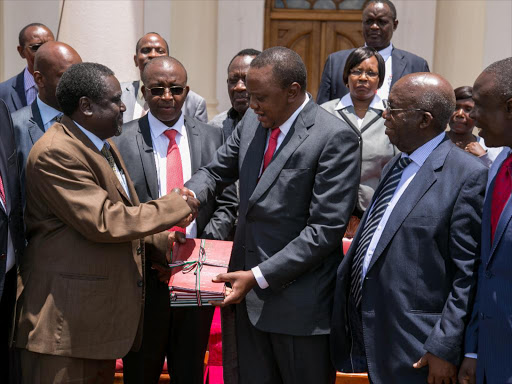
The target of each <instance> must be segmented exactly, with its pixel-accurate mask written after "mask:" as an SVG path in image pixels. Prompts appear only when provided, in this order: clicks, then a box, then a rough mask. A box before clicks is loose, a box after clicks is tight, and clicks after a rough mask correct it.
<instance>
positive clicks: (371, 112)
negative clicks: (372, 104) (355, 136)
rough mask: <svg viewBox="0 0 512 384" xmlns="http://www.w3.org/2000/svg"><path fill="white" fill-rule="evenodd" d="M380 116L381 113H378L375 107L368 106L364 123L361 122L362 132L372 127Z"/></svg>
mask: <svg viewBox="0 0 512 384" xmlns="http://www.w3.org/2000/svg"><path fill="white" fill-rule="evenodd" d="M380 116H381V114H380V113H378V112H377V111H376V110H375V109H372V108H368V111H367V112H366V115H364V120H363V123H362V124H361V133H363V132H364V131H365V130H366V129H367V128H368V127H370V126H371V125H372V124H373V123H374V122H375V120H377V119H378V118H379V117H380Z"/></svg>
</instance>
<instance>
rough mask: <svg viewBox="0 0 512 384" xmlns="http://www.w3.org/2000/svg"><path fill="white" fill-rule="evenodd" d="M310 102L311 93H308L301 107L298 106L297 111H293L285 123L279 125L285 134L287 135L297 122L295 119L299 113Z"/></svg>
mask: <svg viewBox="0 0 512 384" xmlns="http://www.w3.org/2000/svg"><path fill="white" fill-rule="evenodd" d="M308 102H309V95H308V94H307V93H306V99H305V100H304V102H303V103H302V104H301V106H300V107H299V108H297V109H296V110H295V112H293V114H292V115H291V116H290V117H289V118H288V120H286V121H285V122H284V123H283V124H281V125H280V126H279V129H280V130H281V133H282V134H283V135H284V136H286V135H287V134H288V131H289V130H290V128H291V127H292V124H293V123H294V122H295V119H297V116H299V113H301V111H302V110H303V109H304V107H305V106H306V104H307V103H308Z"/></svg>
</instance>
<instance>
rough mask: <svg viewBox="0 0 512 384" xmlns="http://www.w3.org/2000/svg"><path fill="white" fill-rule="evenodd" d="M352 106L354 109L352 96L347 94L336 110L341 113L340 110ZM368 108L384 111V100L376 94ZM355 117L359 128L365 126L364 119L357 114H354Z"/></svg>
mask: <svg viewBox="0 0 512 384" xmlns="http://www.w3.org/2000/svg"><path fill="white" fill-rule="evenodd" d="M350 106H352V107H354V103H353V102H352V97H351V96H350V93H347V94H346V95H345V96H343V97H342V98H341V99H340V102H339V103H338V104H337V105H336V107H335V108H334V110H335V111H340V110H342V109H345V108H348V107H350ZM354 108H355V107H354ZM368 108H373V109H378V110H380V111H384V105H383V104H382V100H381V98H380V97H379V95H378V94H376V95H375V96H374V97H373V99H372V102H371V103H370V105H369V107H368ZM354 116H355V117H356V119H357V124H358V126H359V128H361V125H363V121H364V117H363V118H362V119H361V118H360V117H359V116H357V114H356V113H354Z"/></svg>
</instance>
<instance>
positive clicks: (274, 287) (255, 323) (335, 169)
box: [186, 100, 359, 384]
mask: <svg viewBox="0 0 512 384" xmlns="http://www.w3.org/2000/svg"><path fill="white" fill-rule="evenodd" d="M267 135H268V130H267V129H265V128H263V127H262V126H261V124H260V123H259V122H258V119H257V116H256V114H255V113H254V112H253V111H252V109H249V110H247V112H246V113H245V115H244V118H243V119H242V121H241V122H240V124H238V125H237V127H236V129H235V131H234V132H233V134H232V135H231V136H230V137H229V138H228V140H227V141H226V143H225V144H224V145H223V146H222V147H221V148H220V149H219V150H218V151H217V154H216V155H215V157H214V159H213V161H212V162H211V163H210V164H209V165H208V166H207V167H204V168H201V169H200V170H199V171H198V172H197V173H196V174H195V175H194V176H193V177H192V179H191V180H190V181H189V182H188V183H186V186H187V187H188V188H190V189H191V190H192V191H194V192H195V193H196V194H197V197H198V199H199V200H200V201H201V204H205V203H207V202H208V201H210V200H211V199H212V198H213V197H214V196H215V192H216V191H217V190H219V189H221V188H222V187H223V186H225V185H229V184H231V183H233V182H234V181H236V180H237V179H239V180H240V207H239V218H238V226H237V230H236V234H235V241H234V247H233V253H232V256H231V264H230V270H231V271H237V270H250V269H251V268H253V267H255V266H259V268H260V270H261V272H262V273H263V276H264V277H265V279H266V280H267V282H268V283H269V285H270V286H269V287H268V288H267V289H264V290H263V289H260V288H259V287H258V286H256V287H255V288H253V289H252V290H251V291H250V292H249V293H248V294H247V296H246V298H245V300H244V301H243V302H242V303H241V304H239V305H238V306H237V308H236V312H237V314H236V316H237V322H236V326H237V340H238V350H239V362H240V375H241V382H243V383H244V384H246V383H252V382H258V383H261V382H272V381H268V380H276V376H275V372H277V371H280V372H281V373H280V374H279V373H277V376H280V377H281V378H284V377H287V378H288V379H289V380H293V379H294V378H296V380H297V381H296V382H298V383H300V382H308V380H312V377H317V378H318V379H319V380H320V381H318V382H321V380H325V378H326V377H329V374H330V370H332V373H333V374H334V370H333V369H332V367H330V365H329V364H328V363H327V362H325V359H327V360H328V354H327V353H325V352H326V351H327V349H328V346H327V343H324V341H323V340H324V339H323V338H322V337H325V340H327V336H326V335H328V334H329V332H330V317H331V308H332V297H333V287H334V277H335V272H334V271H335V269H336V267H337V265H338V264H339V262H340V261H341V258H342V249H341V240H342V237H343V233H344V231H345V228H346V225H347V223H348V220H349V216H350V213H351V212H352V209H353V208H354V204H355V201H356V195H357V186H358V181H359V148H358V139H357V136H356V134H355V133H354V132H353V131H352V130H351V129H350V128H349V127H348V126H347V125H346V124H344V123H342V122H340V120H339V119H337V118H336V117H334V116H332V115H330V114H329V113H328V112H326V111H325V110H323V109H321V108H320V107H319V106H318V105H317V104H316V103H315V102H314V101H312V100H310V101H309V102H308V103H307V105H306V106H305V108H304V109H303V110H302V111H301V112H300V113H299V115H298V117H297V119H296V120H295V122H294V123H293V125H292V127H291V129H290V131H289V132H288V134H287V135H286V137H285V139H284V141H283V143H282V144H281V146H280V147H279V148H278V150H277V151H276V153H275V154H274V157H273V159H272V161H271V162H270V164H269V166H268V168H267V169H266V170H265V172H264V173H263V175H261V178H259V180H258V175H259V171H260V167H261V164H262V160H263V154H264V149H265V145H266V142H267ZM313 335H315V336H318V337H312V336H313ZM279 340H280V341H279ZM295 341H297V343H296V344H294V342H295ZM292 344H293V345H295V347H291V345H292ZM287 348H291V349H293V348H295V351H294V353H295V357H293V356H291V355H290V353H291V352H290V351H291V349H288V350H286V349H287ZM324 348H325V350H324ZM285 350H286V351H285ZM308 359H311V360H310V361H309V362H306V361H305V360H308ZM286 362H289V363H290V365H288V366H286V364H287V363H286ZM315 372H316V373H315ZM315 374H316V376H315ZM272 375H274V376H272ZM265 380H267V381H265ZM277 380H278V379H277ZM310 382H312V381H310Z"/></svg>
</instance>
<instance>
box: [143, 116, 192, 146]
mask: <svg viewBox="0 0 512 384" xmlns="http://www.w3.org/2000/svg"><path fill="white" fill-rule="evenodd" d="M148 121H149V129H150V130H151V136H152V138H153V139H156V138H157V137H158V136H160V135H162V134H163V133H164V132H165V131H167V130H168V129H175V130H176V131H177V132H178V134H180V135H183V129H184V127H185V116H184V115H183V112H182V113H181V115H180V118H179V119H178V121H177V122H176V123H175V124H174V125H173V126H172V127H168V126H167V125H165V124H164V123H162V122H161V121H160V120H158V119H157V118H156V117H155V116H153V114H152V113H151V111H148Z"/></svg>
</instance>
